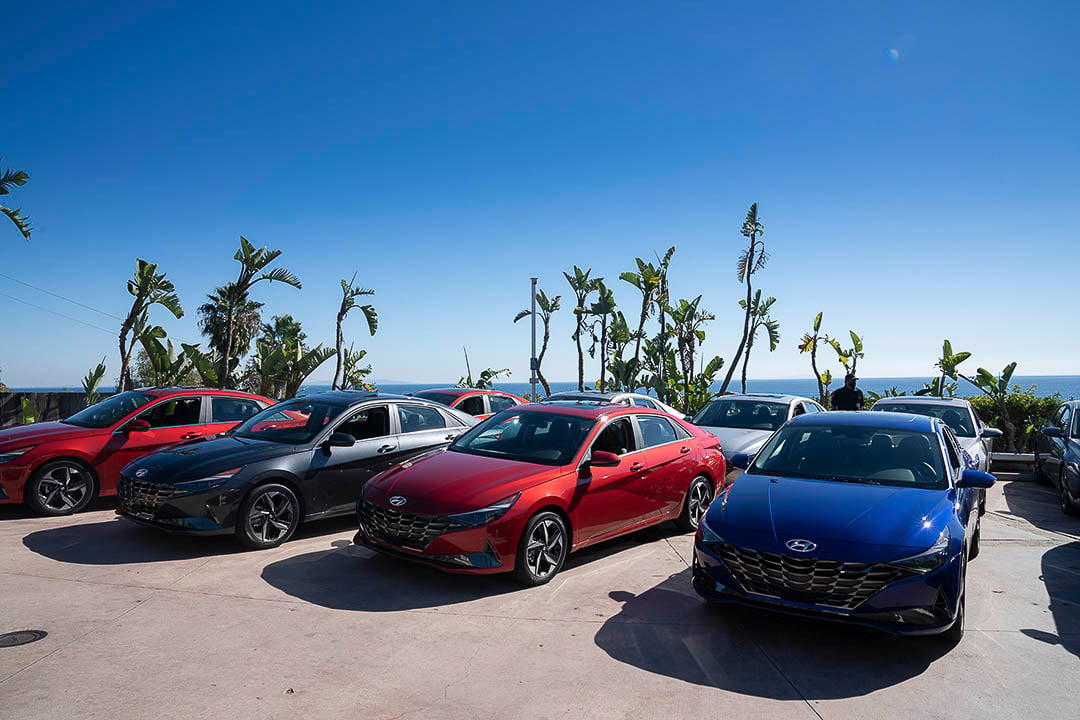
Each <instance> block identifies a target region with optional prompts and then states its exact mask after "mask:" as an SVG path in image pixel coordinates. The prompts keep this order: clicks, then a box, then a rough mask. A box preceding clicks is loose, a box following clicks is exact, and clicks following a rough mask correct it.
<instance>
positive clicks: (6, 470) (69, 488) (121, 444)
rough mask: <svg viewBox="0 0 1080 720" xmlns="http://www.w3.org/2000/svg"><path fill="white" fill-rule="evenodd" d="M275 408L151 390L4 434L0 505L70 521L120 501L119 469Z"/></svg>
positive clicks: (249, 398)
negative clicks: (92, 505)
mask: <svg viewBox="0 0 1080 720" xmlns="http://www.w3.org/2000/svg"><path fill="white" fill-rule="evenodd" d="M272 403H273V401H272V400H268V399H266V398H264V397H260V396H258V395H251V394H248V393H242V392H234V391H232V390H209V389H206V388H149V389H140V390H129V391H127V392H122V393H119V394H117V395H112V396H111V397H108V398H105V399H104V400H102V401H101V402H99V403H95V404H94V405H91V406H90V407H88V408H86V409H84V410H80V411H79V412H77V413H75V414H74V415H72V416H71V417H69V418H66V419H64V420H61V421H59V422H41V423H34V424H32V425H23V426H21V427H14V428H7V429H5V430H0V503H18V502H24V503H26V505H27V506H28V507H29V508H31V509H32V510H34V511H35V512H37V513H39V514H42V515H70V514H71V513H74V512H78V511H79V510H82V509H83V508H85V507H86V506H87V504H89V502H90V500H92V499H93V498H94V497H95V496H99V495H101V496H106V495H115V494H116V483H117V481H118V480H119V479H120V468H122V467H124V466H125V465H127V464H128V463H129V462H131V461H132V460H135V459H137V458H140V457H142V456H143V455H146V454H147V453H152V452H154V451H156V450H160V449H161V448H163V447H166V446H168V445H173V444H176V443H179V442H184V441H187V440H192V439H194V438H201V437H207V436H210V435H215V434H217V433H221V432H225V431H226V430H229V429H230V428H232V427H234V426H235V425H236V424H237V423H238V422H241V421H242V420H246V419H247V418H249V417H251V416H253V415H255V414H256V413H258V412H260V411H261V410H262V409H263V408H266V407H268V406H270V405H271V404H272Z"/></svg>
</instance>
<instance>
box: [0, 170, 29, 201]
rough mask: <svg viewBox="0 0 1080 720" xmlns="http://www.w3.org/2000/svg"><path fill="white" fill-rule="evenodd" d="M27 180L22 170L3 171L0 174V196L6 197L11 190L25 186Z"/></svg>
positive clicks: (27, 177) (27, 176)
mask: <svg viewBox="0 0 1080 720" xmlns="http://www.w3.org/2000/svg"><path fill="white" fill-rule="evenodd" d="M29 179H30V176H29V175H27V174H26V173H25V172H23V171H22V170H10V169H9V170H4V172H3V173H0V195H7V194H8V192H10V189H11V188H13V187H15V186H16V185H19V186H21V185H25V184H26V181H27V180H29Z"/></svg>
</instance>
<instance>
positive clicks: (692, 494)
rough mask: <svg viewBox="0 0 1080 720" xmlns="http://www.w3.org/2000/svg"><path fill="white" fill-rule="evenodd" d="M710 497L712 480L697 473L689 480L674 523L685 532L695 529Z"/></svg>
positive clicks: (711, 495) (707, 506) (711, 494)
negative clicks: (688, 485) (681, 505)
mask: <svg viewBox="0 0 1080 720" xmlns="http://www.w3.org/2000/svg"><path fill="white" fill-rule="evenodd" d="M712 499H713V484H712V481H711V480H709V478H707V477H705V476H704V475H698V476H697V477H696V478H694V479H693V480H691V481H690V487H689V488H687V489H686V497H685V498H684V499H683V508H682V512H681V513H679V519H678V520H676V521H675V524H676V525H678V526H679V528H680V529H682V530H685V531H687V532H692V531H695V530H697V529H698V525H700V524H701V518H703V517H705V511H706V510H708V509H709V503H711V502H712Z"/></svg>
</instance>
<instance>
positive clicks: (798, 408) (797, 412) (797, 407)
mask: <svg viewBox="0 0 1080 720" xmlns="http://www.w3.org/2000/svg"><path fill="white" fill-rule="evenodd" d="M805 414H806V408H805V407H803V404H802V403H795V411H794V412H792V413H791V417H799V416H800V415H805Z"/></svg>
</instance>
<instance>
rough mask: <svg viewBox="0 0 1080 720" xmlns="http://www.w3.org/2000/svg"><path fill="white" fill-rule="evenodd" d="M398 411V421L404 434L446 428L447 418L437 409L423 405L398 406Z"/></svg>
mask: <svg viewBox="0 0 1080 720" xmlns="http://www.w3.org/2000/svg"><path fill="white" fill-rule="evenodd" d="M397 409H398V421H399V422H400V423H401V432H403V433H411V432H420V431H422V430H436V429H438V428H444V427H446V418H444V417H443V414H442V413H441V412H439V411H438V410H436V409H435V408H430V407H424V406H423V405H398V406H397Z"/></svg>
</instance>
